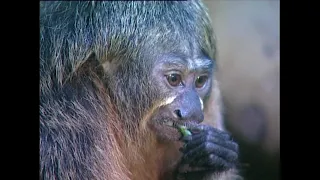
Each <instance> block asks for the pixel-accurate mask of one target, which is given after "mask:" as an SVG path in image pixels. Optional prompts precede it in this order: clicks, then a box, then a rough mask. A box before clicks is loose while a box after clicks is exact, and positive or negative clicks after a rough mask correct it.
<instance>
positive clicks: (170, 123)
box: [163, 119, 199, 129]
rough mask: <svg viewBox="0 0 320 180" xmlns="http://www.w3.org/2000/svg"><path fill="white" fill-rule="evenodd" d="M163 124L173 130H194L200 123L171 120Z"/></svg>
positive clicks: (166, 120)
mask: <svg viewBox="0 0 320 180" xmlns="http://www.w3.org/2000/svg"><path fill="white" fill-rule="evenodd" d="M163 124H164V125H166V126H169V127H172V128H176V129H177V128H178V127H179V126H185V127H186V128H188V129H190V128H193V127H195V126H197V125H198V124H199V123H197V122H195V121H181V122H180V121H172V120H169V119H165V120H164V121H163Z"/></svg>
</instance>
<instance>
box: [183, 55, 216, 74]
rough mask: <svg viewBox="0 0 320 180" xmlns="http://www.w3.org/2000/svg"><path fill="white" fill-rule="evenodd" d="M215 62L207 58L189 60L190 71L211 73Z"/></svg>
mask: <svg viewBox="0 0 320 180" xmlns="http://www.w3.org/2000/svg"><path fill="white" fill-rule="evenodd" d="M213 66H214V63H213V60H211V59H207V58H196V59H192V60H189V63H188V69H189V70H190V71H201V70H202V71H203V70H204V71H211V70H212V69H213Z"/></svg>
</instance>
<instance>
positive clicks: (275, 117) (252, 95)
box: [204, 0, 280, 180]
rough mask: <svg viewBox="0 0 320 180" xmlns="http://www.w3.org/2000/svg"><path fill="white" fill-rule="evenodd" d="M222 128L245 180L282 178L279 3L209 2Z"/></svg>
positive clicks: (252, 0)
mask: <svg viewBox="0 0 320 180" xmlns="http://www.w3.org/2000/svg"><path fill="white" fill-rule="evenodd" d="M204 2H205V4H206V5H207V7H208V8H209V12H210V16H211V18H212V24H213V26H214V29H215V33H216V38H217V48H218V56H217V63H218V73H217V78H218V80H219V81H220V85H221V91H222V95H223V100H224V103H225V119H226V124H225V125H226V128H227V129H228V130H229V131H230V132H231V133H232V134H233V136H234V137H235V139H236V140H237V141H238V142H239V144H240V151H241V152H240V153H241V154H240V160H241V174H242V175H243V177H244V179H245V180H278V179H280V167H279V166H280V152H279V149H280V139H279V136H280V107H279V104H280V99H279V91H280V87H279V85H280V84H279V77H280V74H279V73H280V69H279V67H280V57H279V54H280V49H279V43H280V42H279V41H280V40H279V37H280V34H279V33H280V29H279V25H280V24H279V21H280V20H279V16H280V15H279V12H280V9H279V8H280V1H279V0H224V1H223V0H207V1H204Z"/></svg>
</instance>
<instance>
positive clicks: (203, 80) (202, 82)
mask: <svg viewBox="0 0 320 180" xmlns="http://www.w3.org/2000/svg"><path fill="white" fill-rule="evenodd" d="M207 80H208V76H198V77H197V79H196V82H195V85H196V88H202V87H203V86H204V85H205V84H206V82H207Z"/></svg>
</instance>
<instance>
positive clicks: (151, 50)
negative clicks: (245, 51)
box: [105, 1, 215, 140]
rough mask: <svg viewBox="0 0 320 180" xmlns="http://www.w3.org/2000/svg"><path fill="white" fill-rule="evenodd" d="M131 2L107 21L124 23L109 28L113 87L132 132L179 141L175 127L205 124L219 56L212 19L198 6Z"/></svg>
mask: <svg viewBox="0 0 320 180" xmlns="http://www.w3.org/2000/svg"><path fill="white" fill-rule="evenodd" d="M126 3H127V8H126V9H125V11H124V12H119V15H114V16H112V17H108V18H107V19H108V21H109V22H108V24H111V25H114V24H119V26H112V27H110V28H109V32H110V35H111V36H109V38H110V40H109V43H108V44H110V46H109V49H108V52H107V53H108V54H107V56H108V57H109V59H112V61H110V62H107V63H105V71H106V72H107V74H108V77H109V80H108V86H109V87H111V88H110V90H111V94H114V100H115V102H116V104H117V107H121V109H120V111H121V112H120V113H119V114H120V116H122V119H123V120H125V121H129V122H127V127H130V126H132V125H133V124H138V127H141V126H142V127H148V128H151V129H152V130H153V131H154V132H155V133H156V134H157V135H158V136H159V138H160V139H162V140H177V139H179V138H180V136H181V135H180V133H179V132H178V130H177V128H176V127H174V126H175V125H186V126H193V125H195V124H198V123H200V122H202V121H203V120H204V112H203V110H204V106H205V99H206V98H207V97H208V96H209V95H210V90H211V86H212V78H213V67H214V60H213V59H214V56H215V41H214V38H213V37H212V36H213V31H212V28H211V25H210V20H209V17H208V14H207V13H206V11H205V9H204V7H203V5H202V4H201V3H200V2H199V1H180V2H171V1H170V2H169V1H155V2H141V1H140V2H130V3H129V2H126ZM141 3H143V5H142V4H141ZM115 5H117V4H115ZM113 7H114V6H113ZM137 12H139V13H137ZM123 14H125V16H123ZM121 17H125V19H124V18H121ZM120 50H121V51H120ZM132 121H137V123H132ZM138 127H133V128H136V129H137V128H138ZM131 129H132V128H131ZM130 131H131V130H130Z"/></svg>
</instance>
